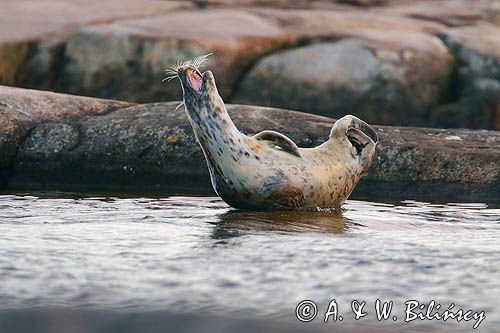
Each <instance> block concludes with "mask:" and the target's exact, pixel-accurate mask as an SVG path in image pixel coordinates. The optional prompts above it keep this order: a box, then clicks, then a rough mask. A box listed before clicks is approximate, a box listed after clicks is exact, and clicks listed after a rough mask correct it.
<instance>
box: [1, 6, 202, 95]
mask: <svg viewBox="0 0 500 333" xmlns="http://www.w3.org/2000/svg"><path fill="white" fill-rule="evenodd" d="M192 7H193V4H192V3H190V2H186V1H156V0H145V1H140V2H138V1H135V0H107V1H100V0H88V1H85V3H83V2H78V1H57V0H38V1H29V2H26V1H10V0H0V8H1V10H0V22H1V23H0V84H4V85H21V86H25V87H35V88H38V89H40V88H42V89H43V88H54V87H53V83H54V82H53V81H54V79H55V76H56V75H57V74H58V70H59V65H60V63H61V61H62V59H61V57H62V54H63V51H64V41H65V39H66V38H67V36H68V35H71V34H72V33H74V32H75V31H77V30H78V29H79V27H80V26H83V25H88V24H93V23H104V22H110V21H113V20H117V19H123V18H130V17H137V16H140V17H142V16H144V15H158V14H163V13H168V12H170V11H172V10H178V9H187V8H192Z"/></svg>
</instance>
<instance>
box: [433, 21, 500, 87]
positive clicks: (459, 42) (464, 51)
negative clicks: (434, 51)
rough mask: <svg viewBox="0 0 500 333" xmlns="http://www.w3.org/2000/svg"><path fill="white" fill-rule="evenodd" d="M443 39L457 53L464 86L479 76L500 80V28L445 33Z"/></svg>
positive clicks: (488, 25) (457, 29) (474, 28)
mask: <svg viewBox="0 0 500 333" xmlns="http://www.w3.org/2000/svg"><path fill="white" fill-rule="evenodd" d="M441 38H442V39H443V40H444V42H445V43H446V44H447V45H448V46H449V47H450V49H451V50H452V51H453V52H454V53H455V56H456V58H457V62H458V66H459V68H458V70H459V75H460V77H459V79H460V80H461V81H462V82H464V84H465V85H467V81H469V82H470V81H472V80H474V79H476V78H478V77H485V78H492V79H496V80H498V79H500V27H496V26H493V25H490V24H482V25H477V26H470V27H463V28H453V29H448V30H446V31H444V32H443V33H442V34H441Z"/></svg>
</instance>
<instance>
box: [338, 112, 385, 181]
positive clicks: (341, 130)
mask: <svg viewBox="0 0 500 333" xmlns="http://www.w3.org/2000/svg"><path fill="white" fill-rule="evenodd" d="M330 140H331V141H332V142H333V143H334V144H335V146H336V147H339V146H340V147H344V148H345V149H346V151H348V152H349V153H350V156H351V157H352V158H353V159H354V160H356V161H357V162H358V163H360V165H361V167H362V172H363V173H365V172H366V171H368V168H369V166H370V164H371V161H372V159H373V156H374V154H375V148H376V146H377V143H378V135H377V133H376V132H375V130H374V129H373V128H372V127H371V126H370V125H368V124H367V123H365V122H364V121H363V120H361V119H359V118H357V117H355V116H351V115H347V116H345V117H342V118H340V119H339V120H337V121H336V122H335V124H334V125H333V128H332V130H331V132H330Z"/></svg>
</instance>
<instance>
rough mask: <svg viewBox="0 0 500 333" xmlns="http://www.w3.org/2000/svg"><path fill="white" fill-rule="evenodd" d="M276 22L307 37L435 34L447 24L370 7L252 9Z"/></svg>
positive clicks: (290, 31) (285, 28) (291, 31)
mask: <svg viewBox="0 0 500 333" xmlns="http://www.w3.org/2000/svg"><path fill="white" fill-rule="evenodd" d="M252 11H253V12H255V13H258V14H259V15H262V16H263V17H266V18H267V19H268V20H270V21H273V22H275V23H276V24H277V25H279V26H280V27H281V28H282V29H284V30H286V31H288V32H289V33H294V34H299V35H305V36H315V37H317V36H343V35H345V34H350V33H352V32H354V31H357V30H382V31H412V32H424V33H431V34H435V33H438V32H440V31H442V30H443V29H444V28H445V27H444V26H443V25H441V24H439V23H435V22H427V21H422V20H416V19H412V18H407V17H400V16H394V15H392V16H391V15H382V14H375V13H374V12H373V13H372V12H371V11H369V10H348V11H347V10H344V11H341V10H338V11H328V10H278V9H269V8H266V9H254V10H252Z"/></svg>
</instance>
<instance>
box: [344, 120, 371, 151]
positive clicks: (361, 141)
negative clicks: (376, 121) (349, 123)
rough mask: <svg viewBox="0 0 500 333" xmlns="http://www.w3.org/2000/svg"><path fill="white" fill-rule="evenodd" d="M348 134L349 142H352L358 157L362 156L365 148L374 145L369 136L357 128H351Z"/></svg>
mask: <svg viewBox="0 0 500 333" xmlns="http://www.w3.org/2000/svg"><path fill="white" fill-rule="evenodd" d="M346 134H347V137H348V138H349V141H351V144H352V145H353V147H354V148H355V149H356V155H359V154H361V151H362V150H363V148H365V147H366V146H367V145H369V144H370V143H373V141H372V140H371V139H370V137H369V136H368V135H366V134H365V133H363V132H362V131H361V130H359V129H357V128H354V127H351V128H349V129H348V130H347V133H346Z"/></svg>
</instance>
